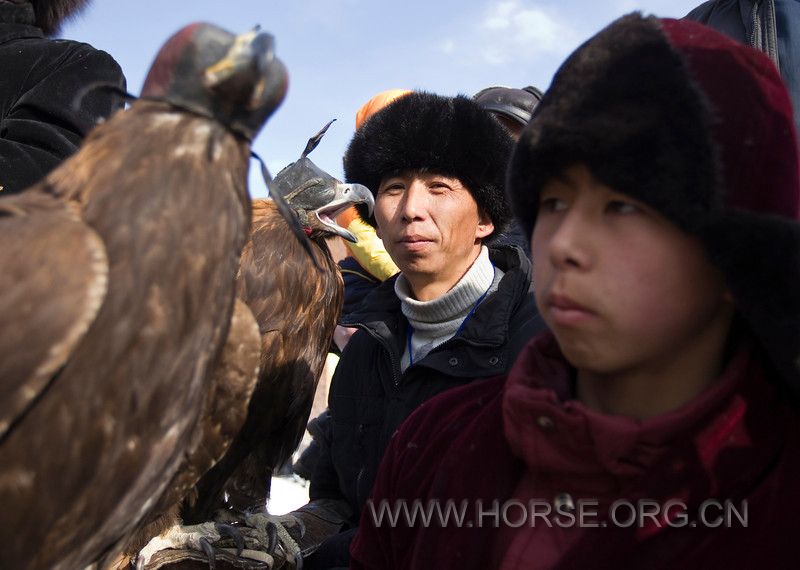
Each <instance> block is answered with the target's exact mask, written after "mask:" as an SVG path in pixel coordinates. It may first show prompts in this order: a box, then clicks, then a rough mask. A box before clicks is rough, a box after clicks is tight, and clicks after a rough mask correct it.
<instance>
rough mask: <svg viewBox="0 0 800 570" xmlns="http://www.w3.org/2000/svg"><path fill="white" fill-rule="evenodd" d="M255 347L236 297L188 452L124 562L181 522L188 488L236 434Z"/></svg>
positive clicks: (254, 374)
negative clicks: (151, 540)
mask: <svg viewBox="0 0 800 570" xmlns="http://www.w3.org/2000/svg"><path fill="white" fill-rule="evenodd" d="M260 346H261V336H260V335H259V333H258V323H257V322H256V319H255V317H253V313H251V312H250V309H249V308H248V307H247V305H245V304H244V303H243V302H242V301H240V300H239V299H236V302H235V304H234V306H233V314H232V315H231V324H230V328H229V329H228V336H227V338H226V339H225V344H224V346H223V347H222V354H221V355H220V357H219V360H218V361H217V365H216V367H215V368H214V372H213V374H212V376H213V381H212V384H211V387H210V389H209V391H208V395H207V396H206V401H205V404H204V407H203V414H202V415H201V417H200V422H199V423H198V425H197V428H196V432H195V438H194V440H193V441H192V445H191V449H190V451H189V452H188V454H187V456H186V458H185V459H184V461H183V463H182V464H181V467H180V468H179V469H178V471H177V473H176V474H175V476H174V477H173V479H172V482H171V483H170V484H169V486H168V487H167V488H166V490H165V491H164V493H163V494H162V495H161V498H160V499H159V500H158V503H157V505H156V507H155V508H154V509H153V511H152V514H151V515H150V517H148V519H147V520H146V521H145V523H144V524H142V525H140V526H139V528H138V529H136V531H134V532H133V534H132V535H131V536H130V537H129V538H128V541H127V546H126V547H125V548H124V551H125V555H126V556H127V557H128V558H126V560H129V559H130V558H131V557H133V556H135V555H136V553H137V552H139V551H140V550H141V549H142V548H143V547H144V546H145V545H146V544H147V543H148V541H149V540H150V539H151V538H153V537H155V536H158V535H160V534H161V533H162V532H164V531H165V530H167V529H168V528H170V527H171V526H173V525H175V524H178V523H179V522H180V517H179V512H180V508H179V507H180V501H182V500H183V499H184V498H186V500H187V501H188V503H189V504H192V503H193V502H194V498H195V497H193V496H192V494H191V493H190V491H191V490H192V487H193V486H194V485H195V484H196V483H197V481H198V480H199V479H200V477H202V476H203V474H204V473H205V472H206V471H208V470H209V469H211V467H212V466H213V465H214V464H215V463H216V462H217V461H219V460H220V459H221V458H222V456H223V455H224V454H225V452H226V451H227V450H228V447H229V446H230V444H231V442H232V441H233V438H234V437H236V435H237V434H238V433H239V430H240V429H241V427H242V424H244V420H245V417H246V416H247V406H248V404H249V403H250V397H251V396H252V395H253V390H254V389H255V387H256V382H257V381H258V367H259V359H260V357H261V349H260ZM187 495H188V496H187Z"/></svg>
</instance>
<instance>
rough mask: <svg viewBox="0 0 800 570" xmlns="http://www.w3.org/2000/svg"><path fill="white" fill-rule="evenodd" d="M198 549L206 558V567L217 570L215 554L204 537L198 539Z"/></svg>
mask: <svg viewBox="0 0 800 570" xmlns="http://www.w3.org/2000/svg"><path fill="white" fill-rule="evenodd" d="M200 548H201V549H202V551H203V552H204V553H205V555H206V557H207V558H208V567H209V568H210V569H211V570H217V552H216V550H214V547H213V546H211V543H210V542H208V539H207V538H206V537H203V538H201V539H200Z"/></svg>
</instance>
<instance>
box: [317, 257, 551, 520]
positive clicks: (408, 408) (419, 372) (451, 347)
mask: <svg viewBox="0 0 800 570" xmlns="http://www.w3.org/2000/svg"><path fill="white" fill-rule="evenodd" d="M489 251H490V253H489V255H490V259H491V260H492V263H494V264H495V265H496V266H497V267H498V268H500V269H502V270H503V271H504V272H505V275H503V278H502V279H501V281H500V284H499V287H498V290H497V291H496V292H495V293H494V294H493V295H490V296H489V297H487V298H486V299H485V300H484V301H483V302H482V303H481V304H480V305H479V306H478V308H477V309H476V311H475V313H474V314H473V316H472V317H471V318H470V319H469V321H468V322H467V323H466V325H465V326H464V329H463V331H462V332H461V334H460V335H459V336H458V337H454V338H452V339H450V340H448V341H446V342H444V343H443V344H441V345H440V346H439V347H437V348H435V349H434V350H432V351H431V352H430V353H429V354H428V355H427V356H426V357H425V358H423V359H422V360H420V361H419V362H415V363H414V364H413V365H412V366H410V367H409V368H408V369H406V371H405V372H403V373H401V372H400V357H401V355H402V353H403V350H404V347H405V342H406V330H407V321H406V319H405V317H404V316H403V314H402V312H401V309H400V300H399V299H398V298H397V295H395V293H394V281H395V279H396V277H395V278H391V279H388V280H387V281H385V282H384V283H382V284H381V285H380V286H379V287H378V288H377V289H375V290H374V291H373V292H372V293H371V294H370V295H369V296H368V297H367V298H366V299H365V300H364V302H363V304H362V306H361V310H360V311H359V312H358V313H355V314H352V315H350V317H349V319H348V320H346V321H343V322H342V324H343V325H346V326H355V327H358V328H359V329H360V330H359V331H357V332H356V333H355V334H354V335H353V337H352V338H351V339H350V343H349V344H348V345H347V348H346V349H345V351H344V353H343V354H342V357H341V360H340V361H339V364H338V366H337V367H336V372H335V373H334V376H333V380H332V383H331V391H330V396H329V400H328V401H329V405H330V412H331V417H332V421H331V422H330V423H331V431H330V433H329V435H328V437H327V438H326V439H327V440H328V441H329V445H326V446H324V447H323V453H322V454H321V457H320V459H319V463H318V464H317V467H316V471H315V473H314V476H313V478H312V480H311V490H310V496H311V499H312V501H313V500H315V499H344V500H345V501H346V502H347V503H348V504H349V505H350V507H351V509H352V512H353V513H355V515H353V516H352V517H351V519H350V522H351V523H352V524H356V523H357V517H358V513H359V512H360V511H361V507H362V506H363V504H364V501H365V500H366V499H367V497H368V496H369V493H370V490H371V488H372V483H373V481H374V478H375V474H376V472H377V469H378V464H379V462H380V460H381V457H382V456H383V452H384V450H385V449H386V446H387V444H388V442H389V439H390V438H391V436H392V434H393V433H394V431H395V430H396V429H397V428H398V426H399V425H400V424H401V423H402V421H403V420H404V419H406V418H407V417H408V416H409V415H410V414H411V412H413V411H414V410H415V409H416V408H417V407H418V406H419V405H420V404H422V403H423V402H425V401H426V400H428V399H430V398H431V397H433V396H435V395H436V394H439V393H440V392H443V391H445V390H448V389H450V388H454V387H457V386H462V385H464V384H468V383H471V382H473V381H474V380H476V379H479V378H486V377H489V376H494V375H496V374H498V373H503V372H506V371H508V370H509V369H510V367H511V365H512V364H513V362H514V359H515V357H516V355H517V353H518V352H519V351H520V350H521V349H522V347H523V346H524V345H525V343H526V342H527V341H528V340H529V339H530V338H531V337H532V336H534V335H535V334H536V333H537V332H538V331H540V330H542V328H543V327H544V324H543V322H542V321H541V319H540V317H539V315H538V313H537V311H536V305H535V301H534V299H533V295H532V293H531V292H530V291H529V289H530V261H528V259H527V258H526V257H525V256H524V255H523V253H522V251H521V250H520V249H519V248H515V247H501V248H496V249H495V248H490V250H489Z"/></svg>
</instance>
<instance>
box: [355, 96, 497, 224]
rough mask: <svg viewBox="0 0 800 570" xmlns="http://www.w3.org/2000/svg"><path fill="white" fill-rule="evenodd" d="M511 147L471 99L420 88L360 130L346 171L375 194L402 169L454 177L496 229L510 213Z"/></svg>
mask: <svg viewBox="0 0 800 570" xmlns="http://www.w3.org/2000/svg"><path fill="white" fill-rule="evenodd" d="M512 145H513V141H512V140H511V137H510V136H509V134H508V132H507V131H506V130H505V129H504V128H503V127H501V126H500V124H499V123H498V122H497V121H495V120H494V118H492V116H491V115H490V114H489V113H488V112H487V111H485V110H484V109H482V108H481V107H480V106H478V105H477V104H476V103H475V102H474V101H472V100H471V99H468V98H467V97H461V96H459V97H455V98H451V97H441V96H439V95H433V94H431V93H420V92H416V93H411V94H409V95H406V96H405V97H400V98H399V99H397V100H395V101H394V102H392V103H391V104H390V105H388V106H387V107H385V108H384V109H382V110H381V111H379V112H378V113H376V114H375V115H373V116H372V117H370V119H369V120H368V121H367V122H366V123H364V125H362V127H361V128H360V129H359V130H358V131H356V134H355V136H354V137H353V140H352V141H351V142H350V146H349V147H348V149H347V153H346V154H345V157H344V172H345V177H346V179H347V181H348V182H357V183H359V184H363V185H364V186H366V187H367V188H369V189H370V190H371V191H372V192H373V193H375V192H377V189H378V186H379V184H380V182H381V180H382V179H383V178H384V177H385V176H388V175H391V174H395V173H399V172H402V171H404V170H427V171H431V172H436V173H439V174H443V175H445V176H453V177H455V178H458V179H459V180H460V181H461V182H462V183H463V184H464V185H465V186H466V187H467V188H469V190H470V191H471V192H472V195H473V196H474V197H475V201H476V202H477V203H478V206H479V207H480V208H481V209H482V210H483V211H484V212H486V214H488V215H489V217H490V218H491V219H492V222H493V223H494V225H495V231H498V230H502V229H503V228H504V227H505V225H506V223H507V222H508V221H509V220H510V217H511V214H510V210H509V207H508V203H507V201H506V194H505V190H504V186H505V171H506V166H507V163H508V157H509V156H510V154H511V148H512ZM362 215H363V212H362ZM368 221H369V222H370V223H372V224H373V225H374V223H375V221H374V219H372V220H368Z"/></svg>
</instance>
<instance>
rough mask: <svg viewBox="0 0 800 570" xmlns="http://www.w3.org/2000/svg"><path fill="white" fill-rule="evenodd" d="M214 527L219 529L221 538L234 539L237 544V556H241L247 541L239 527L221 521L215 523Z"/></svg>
mask: <svg viewBox="0 0 800 570" xmlns="http://www.w3.org/2000/svg"><path fill="white" fill-rule="evenodd" d="M214 528H216V529H217V532H218V533H219V536H220V538H225V537H227V538H230V539H231V540H232V541H233V544H234V545H235V546H236V556H241V555H242V550H244V549H245V542H244V537H243V536H242V533H241V532H239V529H238V528H236V527H235V526H233V525H230V524H225V523H221V522H216V523H214Z"/></svg>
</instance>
